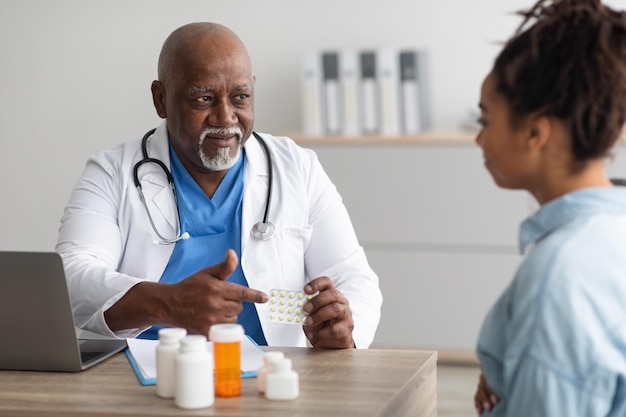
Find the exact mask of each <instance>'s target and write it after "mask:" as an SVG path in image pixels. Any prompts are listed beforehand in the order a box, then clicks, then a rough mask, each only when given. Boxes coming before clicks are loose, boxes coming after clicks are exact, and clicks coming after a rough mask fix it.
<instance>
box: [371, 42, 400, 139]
mask: <svg viewBox="0 0 626 417" xmlns="http://www.w3.org/2000/svg"><path fill="white" fill-rule="evenodd" d="M376 58H377V62H376V64H377V75H378V86H379V91H380V133H381V134H383V135H398V134H400V133H401V125H400V58H399V54H398V50H397V49H396V48H391V47H389V48H381V49H378V51H377V57H376Z"/></svg>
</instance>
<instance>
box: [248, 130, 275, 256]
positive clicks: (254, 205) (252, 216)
mask: <svg viewBox="0 0 626 417" xmlns="http://www.w3.org/2000/svg"><path fill="white" fill-rule="evenodd" d="M244 148H245V150H246V167H245V169H246V172H245V176H244V189H243V202H242V212H243V214H242V216H241V217H242V219H241V251H242V253H245V249H246V246H247V244H248V241H249V240H250V231H251V230H252V227H253V226H254V224H255V223H257V222H260V221H261V220H263V214H264V213H265V201H266V197H267V192H268V184H269V175H268V166H267V158H266V156H265V152H264V151H263V148H262V147H261V144H260V143H259V141H258V140H257V139H256V138H255V137H254V135H251V136H250V138H249V139H248V140H247V141H246V144H245V145H244ZM270 215H271V207H270Z"/></svg>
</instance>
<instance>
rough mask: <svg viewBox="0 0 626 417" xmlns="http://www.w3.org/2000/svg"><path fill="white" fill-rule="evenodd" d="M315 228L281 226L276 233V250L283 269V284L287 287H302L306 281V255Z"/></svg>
mask: <svg viewBox="0 0 626 417" xmlns="http://www.w3.org/2000/svg"><path fill="white" fill-rule="evenodd" d="M312 233H313V229H312V228H311V227H307V228H294V227H289V228H281V229H280V230H279V231H278V233H276V237H275V238H276V251H277V257H278V260H279V263H280V265H281V269H282V274H281V275H282V280H283V282H282V286H281V288H285V289H302V287H303V286H304V283H305V281H306V276H305V269H304V265H305V264H304V255H305V253H306V250H307V248H308V246H309V242H310V240H311V235H312Z"/></svg>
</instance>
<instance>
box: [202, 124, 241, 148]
mask: <svg viewBox="0 0 626 417" xmlns="http://www.w3.org/2000/svg"><path fill="white" fill-rule="evenodd" d="M209 135H219V136H237V141H238V142H241V137H242V136H243V133H242V132H241V129H240V128H239V127H238V126H232V127H209V128H206V129H204V130H203V131H202V133H201V134H200V144H202V142H204V140H205V139H206V137H207V136H209Z"/></svg>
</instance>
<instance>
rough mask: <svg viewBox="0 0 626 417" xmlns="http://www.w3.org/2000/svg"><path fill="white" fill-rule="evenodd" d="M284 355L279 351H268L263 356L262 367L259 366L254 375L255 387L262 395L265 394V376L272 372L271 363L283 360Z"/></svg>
mask: <svg viewBox="0 0 626 417" xmlns="http://www.w3.org/2000/svg"><path fill="white" fill-rule="evenodd" d="M284 357H285V354H284V353H283V352H279V351H275V350H274V351H270V352H265V353H264V354H263V366H261V367H260V368H259V369H258V371H257V375H256V387H257V390H258V391H259V392H260V393H261V394H263V393H264V392H265V381H266V379H267V374H269V373H270V372H272V369H273V366H274V365H273V362H274V361H276V360H279V359H283V358H284Z"/></svg>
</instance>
